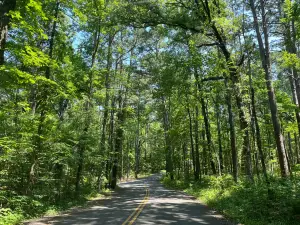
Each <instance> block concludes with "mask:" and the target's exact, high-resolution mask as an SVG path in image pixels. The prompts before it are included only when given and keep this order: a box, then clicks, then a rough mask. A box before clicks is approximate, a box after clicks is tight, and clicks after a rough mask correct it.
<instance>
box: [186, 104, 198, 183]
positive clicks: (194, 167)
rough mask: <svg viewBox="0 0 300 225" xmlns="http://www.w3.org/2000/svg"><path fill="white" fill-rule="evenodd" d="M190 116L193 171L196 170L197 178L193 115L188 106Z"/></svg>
mask: <svg viewBox="0 0 300 225" xmlns="http://www.w3.org/2000/svg"><path fill="white" fill-rule="evenodd" d="M187 112H188V116H189V128H190V141H191V155H192V163H193V171H194V177H195V180H197V178H196V160H195V149H194V138H193V123H192V115H191V111H190V108H189V106H188V108H187Z"/></svg>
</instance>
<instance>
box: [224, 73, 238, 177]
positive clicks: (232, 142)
mask: <svg viewBox="0 0 300 225" xmlns="http://www.w3.org/2000/svg"><path fill="white" fill-rule="evenodd" d="M225 87H226V89H228V84H227V79H225ZM226 104H227V110H228V122H229V130H230V132H229V133H230V146H231V157H232V173H233V179H234V181H235V182H237V181H238V153H237V147H236V133H235V125H234V117H233V112H232V103H231V91H229V90H227V93H226Z"/></svg>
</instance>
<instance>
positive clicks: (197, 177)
mask: <svg viewBox="0 0 300 225" xmlns="http://www.w3.org/2000/svg"><path fill="white" fill-rule="evenodd" d="M195 110H196V118H195V153H196V155H195V160H196V162H195V166H196V170H195V172H196V173H195V179H196V180H199V179H200V180H201V169H200V153H199V122H198V118H199V109H198V106H197V105H196V109H195Z"/></svg>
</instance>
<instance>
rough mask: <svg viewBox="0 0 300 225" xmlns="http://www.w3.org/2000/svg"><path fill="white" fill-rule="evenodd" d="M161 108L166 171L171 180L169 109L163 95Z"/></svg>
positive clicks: (172, 177) (172, 175) (172, 176)
mask: <svg viewBox="0 0 300 225" xmlns="http://www.w3.org/2000/svg"><path fill="white" fill-rule="evenodd" d="M163 108H164V118H163V119H164V121H163V122H164V132H165V145H166V171H167V173H168V174H169V175H170V178H171V180H173V179H174V174H173V159H172V144H171V139H170V134H169V130H170V121H169V113H170V112H169V111H168V110H167V106H166V101H165V97H163Z"/></svg>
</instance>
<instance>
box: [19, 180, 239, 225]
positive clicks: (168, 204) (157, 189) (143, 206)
mask: <svg viewBox="0 0 300 225" xmlns="http://www.w3.org/2000/svg"><path fill="white" fill-rule="evenodd" d="M160 179H161V175H160V174H155V175H152V176H150V177H145V178H140V179H138V180H133V181H129V182H123V183H120V184H119V188H118V189H117V190H116V191H114V192H113V193H112V194H111V197H110V198H107V199H100V200H97V201H95V202H94V203H95V204H92V205H90V206H88V207H87V208H84V209H77V210H73V211H70V212H68V213H66V214H63V215H60V216H54V217H44V218H41V219H39V220H34V221H28V222H27V223H25V224H26V225H48V224H53V225H73V224H74V225H79V224H80V225H96V224H116V225H117V224H120V225H121V224H122V225H131V224H148V225H156V224H161V225H163V224H178V225H179V224H180V225H193V224H195V225H196V224H207V225H225V224H227V225H232V224H233V223H231V222H229V221H227V220H226V219H225V218H224V217H223V216H222V215H219V214H218V213H217V212H216V211H214V210H211V209H209V208H208V207H207V206H206V205H204V204H202V203H200V202H199V201H197V200H196V199H195V198H194V197H191V196H190V195H187V194H185V193H183V192H180V191H174V190H169V189H166V188H165V187H164V186H163V185H162V184H161V183H160Z"/></svg>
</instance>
